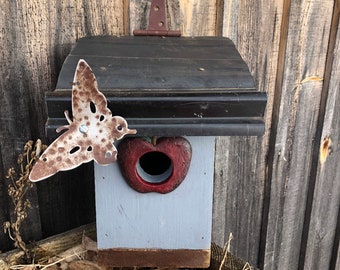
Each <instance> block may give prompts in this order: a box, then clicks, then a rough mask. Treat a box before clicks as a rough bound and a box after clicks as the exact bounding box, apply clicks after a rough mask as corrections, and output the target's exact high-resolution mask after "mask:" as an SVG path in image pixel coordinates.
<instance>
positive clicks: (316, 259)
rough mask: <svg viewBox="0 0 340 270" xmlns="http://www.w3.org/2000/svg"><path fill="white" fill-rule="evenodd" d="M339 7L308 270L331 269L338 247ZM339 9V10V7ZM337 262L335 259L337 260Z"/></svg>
mask: <svg viewBox="0 0 340 270" xmlns="http://www.w3.org/2000/svg"><path fill="white" fill-rule="evenodd" d="M339 3H340V1H338V7H337V10H335V12H334V13H333V14H334V15H333V16H334V19H333V21H334V20H335V23H334V25H333V27H334V31H336V29H337V33H336V36H335V40H334V41H331V42H335V46H334V50H331V51H330V52H329V54H332V58H330V59H333V65H332V66H331V70H329V71H330V74H326V76H328V75H329V85H328V97H327V102H326V106H325V109H324V110H325V114H324V122H323V130H322V135H321V142H320V151H319V159H318V168H317V175H316V182H315V188H314V194H313V203H312V211H311V217H310V225H309V228H308V229H309V231H308V241H307V247H306V256H305V262H304V265H305V268H306V269H331V266H330V263H331V260H332V255H333V256H334V255H336V254H332V253H333V251H332V249H333V246H336V245H338V243H336V242H335V241H336V235H335V234H336V232H337V222H338V213H339V206H340V181H339V179H340V167H339V166H338V164H340V147H339V146H340V92H339V85H340V30H339V28H338V25H339V11H340V10H339V7H340V6H339ZM335 8H336V7H335ZM327 79H328V78H327ZM333 260H334V261H335V258H334V259H333Z"/></svg>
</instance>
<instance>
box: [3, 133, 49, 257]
mask: <svg viewBox="0 0 340 270" xmlns="http://www.w3.org/2000/svg"><path fill="white" fill-rule="evenodd" d="M45 149H46V146H45V145H43V144H42V142H41V140H39V139H38V140H37V141H36V143H35V144H34V142H33V141H32V140H30V141H28V142H27V143H26V144H25V146H24V151H23V153H21V154H20V155H19V156H18V160H17V162H18V165H19V168H20V169H19V171H20V173H19V175H17V173H16V171H15V169H14V168H13V167H12V168H10V169H9V170H8V172H7V176H6V178H7V179H9V180H10V183H9V184H8V195H9V196H10V198H11V199H12V203H13V205H14V213H15V220H14V221H12V222H10V221H6V222H4V224H3V227H4V232H5V233H7V234H8V235H9V237H10V238H11V239H12V240H13V241H14V245H15V247H18V248H20V249H21V250H22V251H24V253H25V257H26V260H27V261H30V260H31V259H32V258H31V254H30V250H29V249H28V248H27V245H26V243H25V242H24V240H23V239H22V237H21V233H20V228H21V225H22V223H23V221H24V220H25V219H26V218H27V213H28V209H29V208H32V206H31V203H30V201H29V200H28V199H26V198H25V194H26V193H27V191H28V190H30V189H31V188H32V187H33V183H32V182H30V181H29V178H28V176H29V174H30V172H31V170H32V167H33V165H34V163H35V161H36V160H37V159H38V158H39V156H40V155H41V153H42V152H43V151H44V150H45Z"/></svg>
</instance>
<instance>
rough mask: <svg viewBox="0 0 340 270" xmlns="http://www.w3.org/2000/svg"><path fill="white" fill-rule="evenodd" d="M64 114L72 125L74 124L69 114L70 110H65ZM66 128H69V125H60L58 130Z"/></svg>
mask: <svg viewBox="0 0 340 270" xmlns="http://www.w3.org/2000/svg"><path fill="white" fill-rule="evenodd" d="M64 114H65V118H66V120H67V122H68V123H69V124H70V125H71V124H72V120H71V118H70V114H69V112H68V110H66V111H64ZM64 129H69V125H65V126H61V127H58V128H57V129H56V132H58V133H59V132H60V131H62V130H64Z"/></svg>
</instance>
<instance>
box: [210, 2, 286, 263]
mask: <svg viewBox="0 0 340 270" xmlns="http://www.w3.org/2000/svg"><path fill="white" fill-rule="evenodd" d="M282 8H283V1H262V2H258V1H256V3H255V1H225V6H224V10H225V16H224V27H223V33H224V35H226V36H227V37H230V38H231V39H233V41H234V42H235V43H236V44H237V48H238V50H239V52H240V54H241V56H242V57H243V59H244V60H245V61H246V63H247V64H248V67H249V69H250V71H251V73H252V74H253V76H254V80H255V82H256V85H257V88H258V89H259V90H260V91H265V92H267V94H268V102H267V109H266V115H265V123H266V132H265V135H264V136H262V137H259V138H256V137H254V138H246V137H219V138H217V141H216V161H215V190H214V197H215V198H214V222H213V226H214V227H213V239H214V240H215V241H217V243H219V244H220V245H223V244H224V243H225V242H226V241H227V240H228V235H229V232H232V233H233V234H234V239H233V241H232V244H231V250H232V252H233V253H234V254H235V255H237V256H239V257H241V258H243V259H245V260H247V261H250V262H251V263H252V264H254V265H258V261H259V252H260V239H261V226H262V225H263V224H262V222H263V220H262V207H263V199H264V196H265V195H266V194H264V193H263V192H264V189H265V173H266V169H267V168H266V154H267V151H268V145H269V136H270V126H271V115H272V108H273V100H274V95H275V80H276V74H277V65H278V61H277V60H278V51H279V42H280V27H281V18H282ZM245 18H247V19H245ZM235 19H238V20H237V21H236V22H235ZM240 153H242V154H240ZM237 166H238V167H239V169H238V170H236V169H234V167H237ZM235 236H236V237H235Z"/></svg>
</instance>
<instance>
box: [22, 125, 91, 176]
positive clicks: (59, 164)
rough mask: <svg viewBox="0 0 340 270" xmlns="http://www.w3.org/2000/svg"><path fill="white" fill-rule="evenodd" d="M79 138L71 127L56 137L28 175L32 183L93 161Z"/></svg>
mask: <svg viewBox="0 0 340 270" xmlns="http://www.w3.org/2000/svg"><path fill="white" fill-rule="evenodd" d="M75 137H79V132H78V131H77V130H75V128H74V126H71V127H70V128H69V130H68V131H66V132H65V133H63V134H62V135H61V136H60V137H58V138H57V139H56V140H55V141H54V142H53V143H52V144H51V145H50V146H49V147H47V149H46V150H45V151H44V153H43V154H42V155H41V156H40V158H39V159H38V160H37V162H36V163H35V165H34V166H33V169H32V171H31V173H30V175H29V179H30V180H31V181H32V182H37V181H40V180H43V179H46V178H48V177H50V176H52V175H54V174H55V173H57V172H59V171H65V170H71V169H73V168H76V167H78V166H79V165H80V164H82V163H85V162H89V161H91V160H92V159H93V156H92V154H91V151H89V150H91V149H88V146H87V145H88V142H87V141H86V139H81V138H79V139H78V140H73V138H75Z"/></svg>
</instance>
